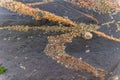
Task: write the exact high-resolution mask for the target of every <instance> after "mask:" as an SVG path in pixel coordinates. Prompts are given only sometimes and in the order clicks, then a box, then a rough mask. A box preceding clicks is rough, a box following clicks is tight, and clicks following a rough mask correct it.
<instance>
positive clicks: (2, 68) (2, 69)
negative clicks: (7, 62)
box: [0, 66, 7, 74]
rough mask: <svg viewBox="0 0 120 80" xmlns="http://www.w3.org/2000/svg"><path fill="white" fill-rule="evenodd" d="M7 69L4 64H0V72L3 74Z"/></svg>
mask: <svg viewBox="0 0 120 80" xmlns="http://www.w3.org/2000/svg"><path fill="white" fill-rule="evenodd" d="M6 71H7V69H6V68H5V67H4V66H0V74H4V73H5V72H6Z"/></svg>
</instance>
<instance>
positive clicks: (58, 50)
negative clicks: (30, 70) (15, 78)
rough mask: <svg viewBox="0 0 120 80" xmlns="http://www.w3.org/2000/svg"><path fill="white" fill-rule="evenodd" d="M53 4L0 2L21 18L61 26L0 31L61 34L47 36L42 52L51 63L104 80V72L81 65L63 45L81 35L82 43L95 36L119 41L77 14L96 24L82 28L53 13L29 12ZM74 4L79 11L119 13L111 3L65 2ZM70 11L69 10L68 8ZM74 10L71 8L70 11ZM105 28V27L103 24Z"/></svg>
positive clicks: (98, 0)
mask: <svg viewBox="0 0 120 80" xmlns="http://www.w3.org/2000/svg"><path fill="white" fill-rule="evenodd" d="M51 1H54V0H44V2H40V3H32V4H31V3H30V4H23V3H22V2H18V1H15V0H0V6H1V7H4V8H6V9H8V10H10V11H13V12H17V13H19V14H23V15H29V16H32V17H34V18H35V19H36V20H41V19H44V18H45V19H48V20H50V21H53V22H58V23H60V24H63V25H61V26H60V25H59V26H58V25H56V26H31V27H30V26H24V25H21V26H20V25H16V26H15V25H13V26H6V27H5V26H4V27H0V30H17V31H24V32H26V31H29V30H42V31H45V32H64V33H62V34H60V35H57V36H48V44H47V46H46V47H45V50H44V52H45V53H46V54H47V55H48V56H50V57H51V58H52V59H54V60H56V61H57V62H58V63H61V64H62V65H64V66H65V67H66V68H69V69H75V70H86V71H87V72H90V73H92V74H93V75H94V76H96V77H99V78H100V79H101V80H105V78H104V77H105V75H106V74H107V72H106V71H105V70H103V69H99V68H96V67H94V66H91V65H90V64H88V63H86V62H84V61H83V60H82V59H78V58H75V57H73V56H71V55H69V54H67V53H66V52H65V48H66V46H65V43H70V42H72V39H73V38H74V37H80V36H81V35H82V37H83V38H85V39H91V38H92V36H93V35H92V34H91V33H95V34H97V35H100V36H102V37H104V38H107V39H110V40H113V41H117V42H120V39H119V38H114V37H112V36H109V35H106V34H104V33H103V32H100V31H97V30H98V29H99V28H100V26H99V25H98V23H99V22H98V20H97V19H96V18H94V17H93V16H91V15H89V14H86V13H83V12H80V11H79V13H80V14H82V15H84V16H86V17H88V18H90V19H91V20H94V21H95V22H96V24H85V23H75V22H73V21H71V20H69V19H68V18H63V17H60V16H57V15H55V14H53V13H50V12H47V11H44V10H41V9H37V8H32V6H34V5H40V4H44V3H46V2H51ZM65 1H68V2H71V3H73V4H76V5H78V6H80V7H84V8H87V9H92V10H94V11H96V12H100V13H103V14H104V13H111V12H113V11H120V10H119V8H118V5H116V4H117V3H116V2H113V1H111V0H65ZM69 8H70V7H69ZM71 9H73V8H71ZM107 24H108V23H107ZM103 25H104V24H103Z"/></svg>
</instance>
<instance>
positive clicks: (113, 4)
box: [66, 0, 120, 14]
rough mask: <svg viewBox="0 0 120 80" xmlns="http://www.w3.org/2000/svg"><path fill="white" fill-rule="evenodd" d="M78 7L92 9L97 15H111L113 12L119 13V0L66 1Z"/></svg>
mask: <svg viewBox="0 0 120 80" xmlns="http://www.w3.org/2000/svg"><path fill="white" fill-rule="evenodd" d="M66 1H68V2H71V3H73V4H75V5H78V6H80V7H85V8H88V9H92V10H94V11H96V12H99V13H103V14H105V13H111V12H113V11H120V9H119V5H120V3H118V2H119V0H117V1H114V0H66Z"/></svg>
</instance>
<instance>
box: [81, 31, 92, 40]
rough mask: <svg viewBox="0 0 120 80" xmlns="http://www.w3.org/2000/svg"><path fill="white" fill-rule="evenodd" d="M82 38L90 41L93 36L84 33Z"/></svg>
mask: <svg viewBox="0 0 120 80" xmlns="http://www.w3.org/2000/svg"><path fill="white" fill-rule="evenodd" d="M82 37H83V38H84V39H92V37H93V35H92V33H90V32H85V33H84V34H83V36H82Z"/></svg>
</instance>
